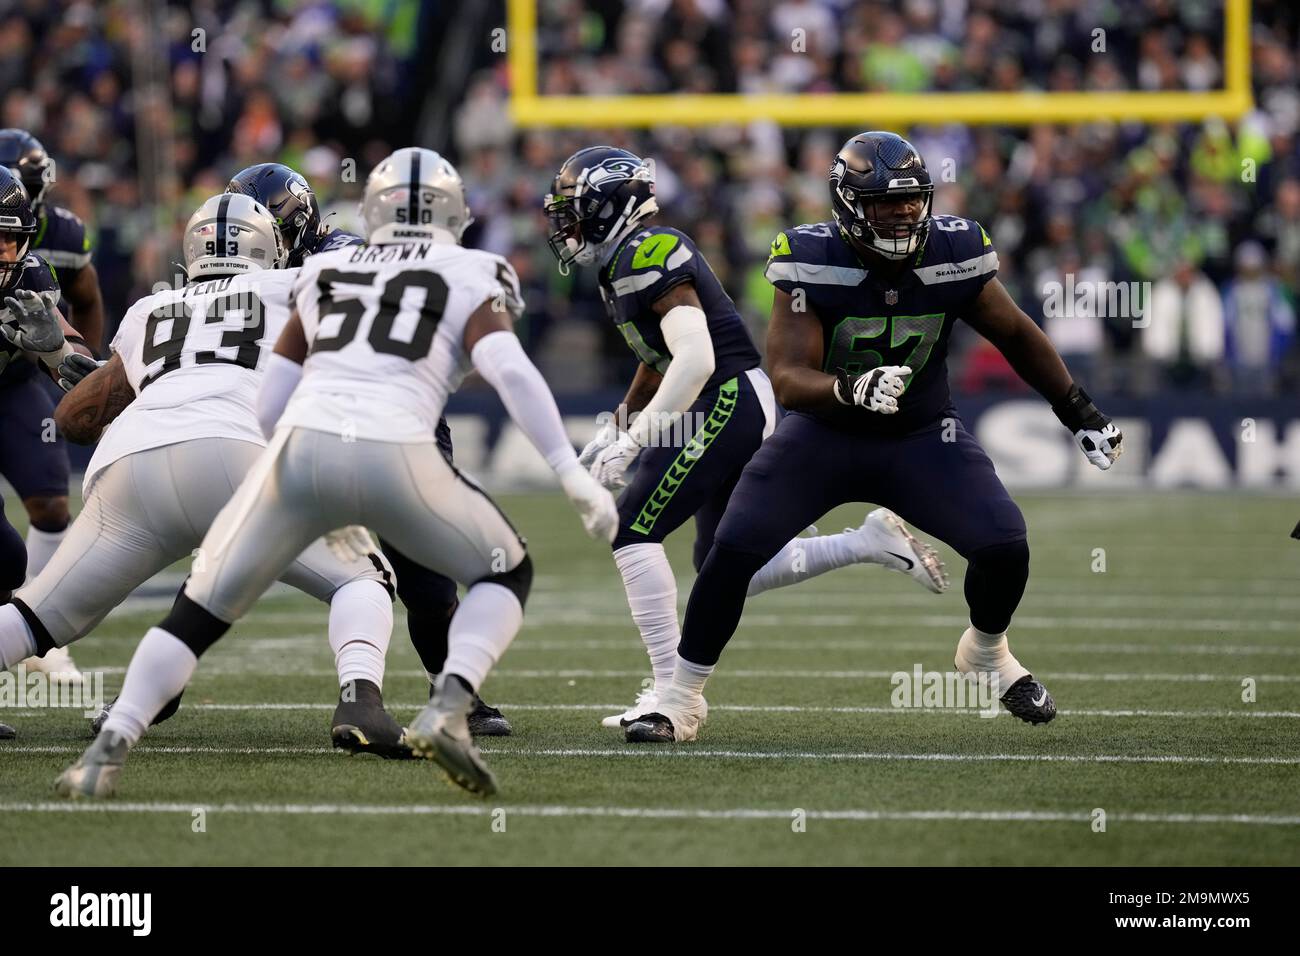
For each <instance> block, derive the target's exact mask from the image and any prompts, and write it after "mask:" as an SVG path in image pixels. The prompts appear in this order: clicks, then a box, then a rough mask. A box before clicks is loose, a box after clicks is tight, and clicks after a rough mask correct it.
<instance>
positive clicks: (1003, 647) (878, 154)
mask: <svg viewBox="0 0 1300 956" xmlns="http://www.w3.org/2000/svg"><path fill="white" fill-rule="evenodd" d="M830 191H831V209H832V212H833V219H832V220H831V221H830V222H823V223H817V224H815V225H808V226H800V227H798V228H797V229H791V230H788V231H786V232H783V233H781V234H780V235H778V236H777V237H776V239H775V241H774V242H773V243H772V255H771V258H770V260H769V262H768V266H767V278H768V280H769V281H770V282H771V283H772V284H773V285H774V286H776V297H775V301H774V303H773V306H772V323H771V327H770V331H769V333H768V360H769V362H770V363H771V368H772V379H773V383H774V385H775V388H776V393H777V397H778V398H779V399H780V400H781V403H782V404H783V405H784V406H785V407H786V408H788V409H789V410H790V411H791V413H792V414H790V415H787V416H786V418H785V419H784V420H783V421H782V422H781V426H780V428H778V429H777V433H776V435H774V436H773V437H772V439H771V440H770V441H768V442H767V443H766V444H765V445H764V446H763V448H762V449H761V450H760V451H759V452H758V454H757V455H755V456H754V459H753V461H752V462H750V464H749V466H748V467H747V468H746V469H745V472H744V474H743V475H742V476H741V479H740V484H739V485H738V486H737V487H736V491H735V493H734V494H733V495H732V496H731V501H730V503H729V504H728V506H727V511H726V514H725V515H724V516H723V518H722V521H721V523H720V524H719V526H718V531H717V535H716V536H715V539H714V544H713V548H712V550H711V551H710V552H709V555H708V557H707V558H706V559H705V561H704V567H703V568H702V569H701V570H700V574H699V577H698V578H697V579H696V582H695V588H694V589H693V590H692V592H691V597H690V601H689V603H688V606H687V610H686V619H685V622H684V625H683V632H682V642H681V647H680V649H679V659H678V663H677V670H676V673H675V675H674V680H673V685H672V687H671V688H669V690H668V691H667V692H666V693H665V694H664V695H662V697H661V699H660V701H659V709H658V712H657V713H655V714H652V715H650V716H649V717H647V718H646V719H645V721H644V722H643V727H642V728H641V730H642V732H643V733H644V734H646V735H647V736H648V737H655V738H656V739H660V740H691V739H693V738H694V737H695V736H696V734H697V733H698V730H699V725H700V723H701V722H702V721H703V719H704V716H705V714H706V710H705V706H704V703H703V697H702V692H703V688H704V684H705V681H706V680H707V678H708V676H709V674H710V673H711V672H712V671H713V668H714V665H715V664H716V663H717V661H718V657H719V655H720V654H721V652H722V649H723V647H724V646H725V645H726V643H727V641H728V640H729V639H730V637H731V635H732V633H733V632H734V631H735V629H736V625H737V623H738V622H739V620H740V615H741V611H742V609H743V607H744V603H745V595H746V591H747V589H748V587H749V581H750V578H751V577H752V576H753V575H754V574H755V573H756V572H759V569H760V568H762V566H763V564H764V563H765V562H766V561H767V560H768V559H769V557H770V556H771V555H772V554H774V553H775V552H776V551H777V550H778V549H779V548H781V547H782V546H783V545H784V543H785V542H786V541H787V540H788V539H789V536H790V534H791V533H792V532H793V531H796V530H798V529H799V528H801V527H803V526H804V525H806V524H807V523H808V522H809V521H812V520H814V519H816V518H817V516H818V515H821V514H823V513H825V512H826V511H828V510H830V509H831V508H834V507H836V506H837V505H840V504H843V503H845V502H850V501H875V502H879V503H881V504H883V505H885V506H886V507H889V508H892V509H894V510H895V511H897V512H898V513H899V514H900V515H901V516H902V517H903V518H905V519H906V520H907V521H909V522H911V523H912V524H915V525H916V526H917V527H918V528H921V529H922V530H924V531H925V532H926V533H928V534H933V535H934V536H935V537H936V538H939V539H940V540H942V541H945V542H947V543H948V544H950V545H951V546H952V547H953V548H954V549H955V550H956V551H957V552H958V553H959V554H961V555H962V556H963V557H965V558H966V560H967V569H966V581H965V593H966V601H967V604H968V605H969V607H970V622H971V626H970V627H969V628H967V629H966V630H965V632H964V633H963V634H962V635H961V639H960V641H959V642H958V645H957V655H956V666H957V669H958V671H960V672H962V673H965V674H981V675H985V676H986V678H987V679H989V681H990V683H992V682H993V681H994V680H996V688H997V689H998V691H999V693H1000V696H1001V698H1002V701H1003V703H1004V704H1005V705H1006V707H1007V709H1008V710H1009V711H1010V712H1011V713H1012V714H1015V715H1016V716H1017V717H1020V718H1021V719H1022V720H1026V721H1029V722H1031V723H1046V722H1047V721H1049V720H1051V719H1052V718H1053V716H1055V714H1056V706H1055V704H1054V703H1053V702H1052V698H1051V696H1050V695H1049V694H1048V692H1047V689H1046V688H1045V687H1044V686H1043V685H1042V684H1041V683H1040V682H1039V681H1036V680H1034V678H1033V677H1032V675H1031V674H1030V673H1029V670H1028V669H1027V668H1026V667H1025V666H1024V665H1022V664H1021V663H1020V662H1019V661H1018V660H1016V658H1015V656H1014V655H1013V654H1012V653H1011V650H1010V648H1009V647H1008V644H1007V628H1008V626H1009V624H1010V623H1011V616H1012V614H1013V613H1014V611H1015V609H1016V606H1017V605H1018V604H1019V602H1020V598H1021V595H1022V594H1023V593H1024V588H1025V583H1026V581H1027V579H1028V576H1029V547H1028V544H1027V543H1026V540H1025V522H1024V518H1023V517H1022V516H1021V514H1020V509H1019V508H1017V507H1016V504H1015V502H1014V501H1012V500H1011V498H1010V496H1009V495H1008V494H1007V491H1006V489H1005V488H1004V487H1003V486H1002V482H1001V481H999V480H998V476H997V474H996V473H995V472H994V470H993V465H992V463H991V462H990V461H989V459H988V456H986V455H985V454H984V451H983V449H982V448H980V446H979V444H978V443H977V442H976V441H975V439H974V438H973V437H972V436H971V435H970V433H969V432H967V431H966V429H965V427H964V426H963V425H962V422H961V419H960V418H959V417H958V415H957V411H956V409H955V408H954V407H953V405H952V400H951V397H950V396H949V393H948V376H947V368H946V362H945V359H946V355H947V349H948V337H949V335H950V334H951V331H952V326H953V323H954V321H956V320H957V319H962V320H964V321H965V322H966V323H967V324H969V325H970V326H971V327H973V328H974V329H975V330H976V331H978V332H980V333H981V334H983V335H984V336H985V337H986V338H988V339H989V340H990V341H991V342H992V343H993V344H994V345H995V346H997V348H998V349H999V350H1000V351H1001V352H1002V353H1003V354H1004V355H1005V356H1006V357H1007V360H1008V361H1009V362H1010V363H1011V366H1012V367H1013V368H1014V369H1015V370H1016V371H1017V372H1018V373H1019V374H1020V376H1021V377H1022V378H1023V379H1024V380H1025V381H1026V382H1028V383H1029V384H1030V385H1032V386H1033V387H1034V388H1035V389H1037V390H1038V391H1039V392H1040V393H1041V394H1042V395H1043V397H1044V398H1046V399H1047V400H1048V401H1049V402H1051V404H1052V409H1053V410H1054V411H1055V412H1056V414H1057V416H1058V417H1059V418H1060V420H1061V422H1062V424H1064V425H1065V427H1066V428H1068V429H1069V430H1070V431H1071V432H1072V433H1073V434H1074V436H1075V439H1076V441H1077V442H1078V444H1079V446H1080V448H1081V449H1082V450H1083V452H1084V454H1085V455H1087V457H1088V460H1089V461H1091V462H1092V463H1093V464H1094V465H1096V466H1097V467H1098V468H1101V469H1103V470H1104V469H1107V468H1109V467H1110V466H1111V464H1112V463H1113V462H1114V461H1115V460H1116V459H1117V458H1118V457H1119V455H1120V451H1121V447H1122V446H1121V444H1120V443H1121V435H1120V433H1119V430H1118V429H1117V428H1116V427H1115V426H1114V425H1113V424H1112V423H1111V422H1110V420H1109V419H1108V418H1106V416H1104V415H1103V414H1101V412H1099V411H1098V410H1097V408H1096V406H1094V405H1093V404H1092V401H1091V400H1090V399H1089V398H1088V395H1087V393H1086V392H1084V391H1083V390H1082V389H1081V388H1080V387H1079V386H1078V385H1076V384H1075V383H1074V382H1073V381H1072V380H1071V378H1070V373H1069V372H1068V371H1067V370H1066V368H1065V365H1064V363H1063V362H1062V361H1061V358H1060V356H1059V355H1058V354H1057V353H1056V350H1055V349H1054V348H1053V347H1052V345H1051V343H1050V342H1049V341H1048V339H1047V337H1046V336H1045V335H1044V334H1043V333H1042V331H1041V330H1040V329H1039V328H1038V327H1037V326H1036V325H1035V324H1034V322H1033V320H1032V319H1030V318H1029V316H1027V315H1025V314H1024V313H1023V312H1022V311H1020V309H1019V308H1017V307H1016V305H1015V303H1014V302H1013V301H1012V300H1011V297H1010V296H1009V295H1008V294H1007V292H1006V290H1005V289H1004V288H1003V287H1002V284H1001V283H1000V282H998V280H997V278H996V273H997V269H998V258H997V253H996V252H994V251H993V246H992V243H991V242H990V241H989V238H988V235H987V233H985V231H984V229H983V228H982V227H981V226H980V224H979V223H977V222H974V221H972V220H969V219H961V218H958V217H956V216H933V215H931V202H932V199H933V194H934V186H933V184H932V183H931V180H930V174H929V172H927V170H926V167H925V162H924V160H923V159H922V158H921V156H920V154H919V153H917V151H916V150H915V149H914V148H913V147H912V145H911V144H910V143H908V142H907V141H906V140H904V139H902V138H901V137H899V136H897V135H895V134H894V133H887V132H867V133H861V134H859V135H857V136H854V137H853V138H852V139H850V140H849V141H848V142H847V143H845V144H844V147H843V148H842V149H841V150H840V152H839V154H838V156H837V157H836V159H835V163H834V165H833V166H832V168H831V172H830ZM797 300H803V304H804V306H805V307H804V308H802V309H801V308H798V307H797Z"/></svg>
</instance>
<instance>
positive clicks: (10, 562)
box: [0, 167, 94, 739]
mask: <svg viewBox="0 0 1300 956" xmlns="http://www.w3.org/2000/svg"><path fill="white" fill-rule="evenodd" d="M38 229H39V226H38V224H37V220H36V215H35V213H34V212H33V211H32V207H31V203H30V202H29V201H28V198H27V190H26V189H25V188H23V184H22V182H21V181H20V180H19V179H18V177H17V176H15V175H14V174H13V173H12V172H10V171H9V170H8V169H7V168H4V167H0V296H2V297H3V309H0V323H2V324H0V335H2V337H0V371H2V372H3V373H5V374H4V375H2V376H0V379H2V378H8V377H9V376H8V373H10V370H11V369H12V374H13V376H14V377H17V378H18V380H19V381H33V382H34V381H35V379H34V378H33V376H34V375H35V374H36V372H35V369H36V365H35V364H33V361H34V360H35V361H36V362H38V363H39V365H40V366H41V367H42V368H44V369H45V370H47V371H48V372H50V373H51V374H52V376H62V375H72V374H73V373H72V372H71V371H69V365H68V362H69V361H70V357H76V358H78V359H84V360H85V361H86V362H89V363H91V364H92V365H93V361H94V360H93V359H91V358H90V357H89V354H88V353H89V350H88V349H85V346H84V345H82V346H80V347H81V348H83V349H85V353H84V354H79V353H77V352H75V351H73V346H72V345H71V344H70V343H72V342H76V341H79V339H78V337H77V336H76V335H75V332H74V330H73V328H72V326H70V325H69V324H68V323H67V322H66V321H65V320H64V319H63V318H62V317H61V316H60V315H59V312H58V307H57V303H58V301H59V286H58V282H57V281H55V277H54V270H53V269H51V268H50V266H49V264H48V263H46V262H45V260H44V259H42V258H41V257H40V256H38V255H36V254H35V253H32V252H29V251H28V248H29V245H30V243H31V239H32V237H33V236H34V235H36V233H37V231H38ZM24 397H25V396H24V392H23V390H18V391H17V392H14V391H11V390H10V389H8V388H6V387H2V386H0V408H4V409H7V408H8V406H9V405H10V403H13V402H20V403H21V402H23V401H24ZM37 435H39V432H38V433H37ZM27 562H28V552H27V547H26V545H25V544H24V542H23V539H22V538H21V537H20V536H19V534H18V532H17V531H15V530H14V528H13V526H12V525H10V524H9V521H8V519H6V518H4V517H3V515H2V514H0V605H7V603H8V601H9V600H10V597H11V595H12V592H13V591H14V590H15V589H16V588H18V587H20V586H21V585H22V583H23V581H24V579H25V577H26V574H27ZM8 610H9V608H8V607H3V608H0V611H8ZM26 656H27V655H26V654H21V655H19V656H18V657H15V658H14V659H13V660H11V661H4V660H3V659H0V670H3V669H4V668H5V667H7V666H9V665H10V664H15V663H18V661H19V660H20V659H21V658H23V657H26ZM13 736H14V729H13V728H12V727H10V726H9V725H8V724H0V739H7V738H11V737H13Z"/></svg>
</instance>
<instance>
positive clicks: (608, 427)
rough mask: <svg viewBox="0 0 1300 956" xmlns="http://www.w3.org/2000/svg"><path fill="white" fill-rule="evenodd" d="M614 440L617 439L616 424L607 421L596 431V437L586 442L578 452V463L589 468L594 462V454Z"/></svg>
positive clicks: (597, 453)
mask: <svg viewBox="0 0 1300 956" xmlns="http://www.w3.org/2000/svg"><path fill="white" fill-rule="evenodd" d="M616 441H618V425H617V424H615V423H614V422H613V421H608V422H606V423H605V424H604V425H602V426H601V428H600V431H598V432H596V437H595V438H593V439H592V440H591V441H589V442H587V445H586V447H585V448H583V449H582V451H581V452H579V453H578V464H580V465H581V466H582V467H583V468H586V469H589V470H590V468H591V466H592V465H594V464H595V463H596V456H597V455H599V454H600V453H601V452H602V451H604V450H605V448H607V447H608V446H610V445H612V444H614V442H616Z"/></svg>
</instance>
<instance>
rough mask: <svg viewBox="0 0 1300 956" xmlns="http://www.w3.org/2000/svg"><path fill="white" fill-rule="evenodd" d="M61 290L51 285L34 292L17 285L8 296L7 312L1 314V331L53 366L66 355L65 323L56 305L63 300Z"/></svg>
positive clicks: (11, 340)
mask: <svg viewBox="0 0 1300 956" xmlns="http://www.w3.org/2000/svg"><path fill="white" fill-rule="evenodd" d="M59 297H60V295H59V291H58V290H57V289H50V290H47V291H45V292H33V291H31V290H30V289H15V290H14V293H13V295H10V296H7V297H6V298H5V308H4V313H3V315H2V316H0V322H3V324H0V334H3V335H4V337H5V339H7V340H8V342H9V344H10V345H12V346H14V347H15V348H19V349H22V350H23V351H24V352H34V353H36V355H37V356H39V357H40V359H41V361H42V362H44V363H45V364H46V365H48V366H49V367H50V368H55V367H57V366H58V364H59V362H60V361H61V360H62V359H63V355H64V351H65V350H64V345H65V342H64V339H63V327H62V326H61V325H60V324H59V315H58V313H57V312H56V311H55V307H56V306H57V305H58V304H59Z"/></svg>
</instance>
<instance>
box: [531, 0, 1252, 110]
mask: <svg viewBox="0 0 1300 956" xmlns="http://www.w3.org/2000/svg"><path fill="white" fill-rule="evenodd" d="M506 53H507V57H508V63H509V70H510V86H511V89H510V100H509V103H510V116H511V118H512V119H513V121H514V122H515V124H516V125H518V126H520V127H524V128H546V127H593V128H595V127H606V128H608V127H624V126H627V127H647V126H660V125H669V126H714V125H721V124H729V123H748V122H752V121H755V120H767V121H770V122H775V123H779V124H781V125H782V126H854V127H857V126H861V125H863V123H870V124H871V125H874V126H883V127H891V126H892V127H908V126H915V125H920V124H937V123H966V124H972V125H978V124H998V125H1005V126H1028V125H1031V124H1035V123H1091V122H1098V121H1104V120H1109V121H1114V122H1124V121H1138V122H1148V123H1168V122H1187V121H1196V120H1204V119H1207V118H1209V117H1219V118H1221V119H1224V120H1232V119H1236V118H1238V117H1240V116H1242V115H1243V114H1245V113H1246V112H1248V111H1249V110H1250V109H1251V108H1252V97H1251V85H1250V0H1224V10H1223V64H1224V86H1223V88H1222V89H1218V90H1212V91H1206V92H1192V91H1186V92H1165V93H1147V92H1121V93H1042V92H1023V93H826V94H807V95H799V94H785V95H753V96H751V95H746V94H740V93H717V94H680V95H676V94H669V95H640V94H629V95H619V96H542V95H539V94H538V92H537V71H538V62H537V0H507V29H506Z"/></svg>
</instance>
